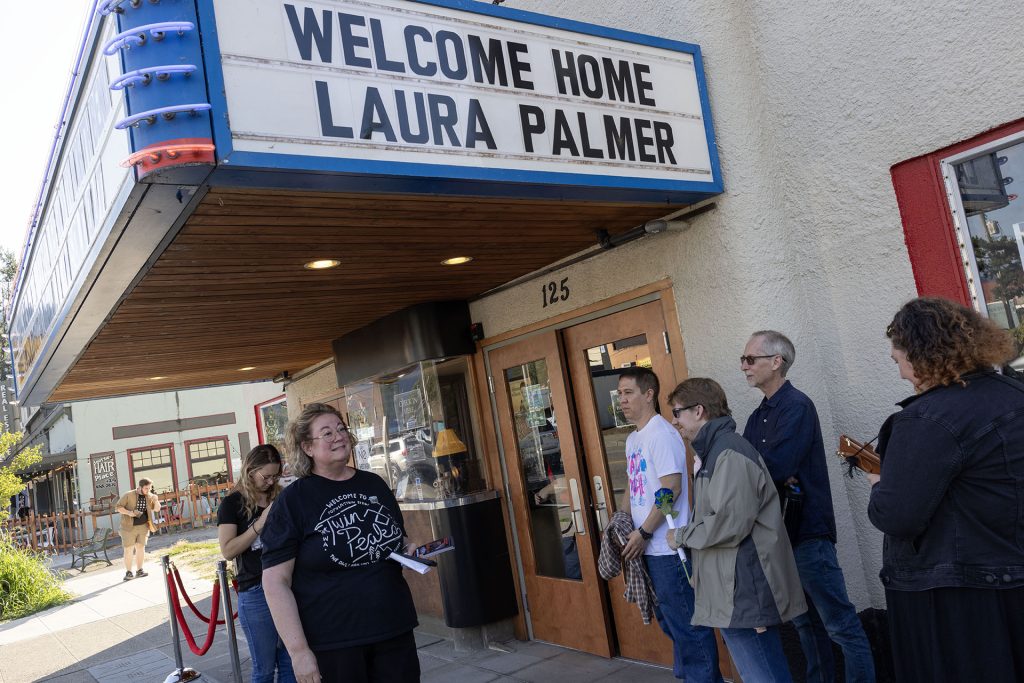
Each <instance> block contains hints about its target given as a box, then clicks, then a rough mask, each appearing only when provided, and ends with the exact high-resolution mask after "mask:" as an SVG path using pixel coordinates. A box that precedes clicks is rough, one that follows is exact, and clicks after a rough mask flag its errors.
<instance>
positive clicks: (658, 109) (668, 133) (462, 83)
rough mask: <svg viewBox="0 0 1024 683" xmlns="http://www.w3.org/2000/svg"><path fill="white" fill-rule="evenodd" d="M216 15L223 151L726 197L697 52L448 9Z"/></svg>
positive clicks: (333, 8) (272, 0)
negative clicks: (226, 145) (225, 117)
mask: <svg viewBox="0 0 1024 683" xmlns="http://www.w3.org/2000/svg"><path fill="white" fill-rule="evenodd" d="M473 5H479V8H477V7H473V11H467V9H468V8H469V7H471V6H473ZM214 8H215V13H216V22H217V40H218V42H219V50H220V54H221V66H222V72H223V80H224V88H223V92H224V93H225V98H226V105H227V110H228V112H229V119H230V141H231V146H232V148H233V149H232V152H235V153H238V152H242V153H255V154H273V155H279V156H280V157H282V158H292V160H293V161H292V163H297V162H295V161H294V159H295V158H298V157H307V158H308V157H315V158H321V159H325V160H328V159H329V160H331V161H330V162H326V161H325V162H324V163H325V164H328V165H327V166H325V169H326V170H330V169H331V168H337V169H339V170H349V171H353V172H370V173H373V172H384V173H408V174H413V175H435V176H441V177H461V178H477V179H499V178H500V179H502V180H512V181H523V182H555V183H558V182H567V183H570V184H595V185H602V184H608V183H609V182H610V183H611V184H618V185H619V186H630V185H632V186H635V187H659V188H661V189H677V190H690V191H707V192H716V191H720V183H719V179H718V166H717V153H716V152H715V149H714V139H713V133H712V128H711V124H710V120H709V112H708V106H707V97H706V90H705V87H704V75H703V65H702V63H701V60H700V50H699V49H698V48H697V47H696V46H694V45H689V44H686V43H680V42H676V41H669V40H664V39H660V38H652V37H648V36H640V35H637V34H632V33H624V32H620V31H615V30H613V29H604V28H600V27H594V26H590V25H585V24H578V23H575V22H569V21H564V20H554V19H551V18H548V17H543V16H541V15H536V14H532V13H528V12H521V11H509V10H507V9H505V8H500V9H492V6H491V5H488V4H485V3H466V2H457V1H455V0H446V1H440V0H438V1H436V2H402V1H392V2H383V1H379V0H378V1H358V0H338V1H335V2H300V1H288V0H215V2H214ZM219 146H220V145H219ZM242 158H244V156H243V157H242ZM232 163H237V162H232ZM331 163H337V164H340V166H330V164H331ZM346 164H347V165H346ZM608 178H612V179H614V180H611V181H609V180H607V179H608Z"/></svg>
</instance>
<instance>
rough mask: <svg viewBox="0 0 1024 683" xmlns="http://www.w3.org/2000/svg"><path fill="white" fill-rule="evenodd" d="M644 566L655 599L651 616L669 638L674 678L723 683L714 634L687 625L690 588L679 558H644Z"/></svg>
mask: <svg viewBox="0 0 1024 683" xmlns="http://www.w3.org/2000/svg"><path fill="white" fill-rule="evenodd" d="M644 564H645V565H646V566H647V574H648V575H649V576H650V577H651V583H652V584H653V585H654V595H655V596H656V597H657V598H658V604H657V605H655V607H654V616H655V617H657V619H658V625H659V626H661V630H662V631H664V632H665V635H667V636H668V637H669V638H671V639H672V655H673V656H672V673H673V674H674V675H675V677H676V678H685V679H686V683H722V674H721V672H719V670H718V646H717V644H716V643H715V632H714V631H713V630H712V629H710V628H708V627H706V626H692V625H691V624H690V620H691V619H692V618H693V588H692V587H691V586H690V582H689V581H687V580H686V572H685V571H684V569H683V563H682V561H681V560H680V559H679V556H678V555H676V554H672V555H644Z"/></svg>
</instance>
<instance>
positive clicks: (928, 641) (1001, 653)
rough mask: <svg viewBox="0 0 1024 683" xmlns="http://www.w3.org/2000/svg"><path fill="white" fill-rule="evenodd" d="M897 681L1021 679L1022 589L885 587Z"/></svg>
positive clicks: (1005, 682) (1014, 682) (997, 682)
mask: <svg viewBox="0 0 1024 683" xmlns="http://www.w3.org/2000/svg"><path fill="white" fill-rule="evenodd" d="M885 597H886V601H887V602H888V607H889V631H890V632H891V634H892V656H893V660H894V662H893V663H894V665H895V667H894V669H895V672H896V680H897V681H899V683H918V682H920V683H947V682H948V683H967V682H968V681H979V682H981V681H984V683H1019V682H1020V681H1024V588H1010V589H1007V590H996V589H985V588H935V589H933V590H927V591H892V590H888V591H886V592H885Z"/></svg>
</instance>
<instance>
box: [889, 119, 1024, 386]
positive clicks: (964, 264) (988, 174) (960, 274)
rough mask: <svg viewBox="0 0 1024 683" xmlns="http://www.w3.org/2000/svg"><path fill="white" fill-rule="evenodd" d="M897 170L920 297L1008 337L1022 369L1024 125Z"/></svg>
mask: <svg viewBox="0 0 1024 683" xmlns="http://www.w3.org/2000/svg"><path fill="white" fill-rule="evenodd" d="M891 170H892V180H893V188H894V189H895V191H896V201H897V203H898V204H899V207H900V216H901V219H902V222H903V233H904V238H905V242H906V246H907V253H908V256H909V257H910V265H911V268H912V269H913V273H914V279H915V281H916V284H917V291H918V294H919V295H920V296H938V297H944V298H947V299H952V300H954V301H959V302H961V303H963V304H965V305H967V306H971V307H973V308H975V309H976V310H977V311H979V312H980V313H981V314H982V315H985V316H987V317H988V318H989V319H991V320H992V321H993V322H995V323H996V324H998V325H1000V326H1002V327H1003V328H1005V329H1007V330H1009V331H1010V332H1011V333H1012V334H1013V336H1014V338H1015V339H1016V342H1017V349H1018V354H1017V358H1016V359H1014V360H1012V361H1011V362H1010V365H1011V366H1013V367H1014V368H1016V369H1018V370H1024V265H1022V264H1024V237H1022V233H1024V119H1019V120H1017V121H1013V122H1011V123H1007V124H1004V125H1001V126H997V127H994V128H992V129H991V130H988V131H985V132H984V133H981V134H979V135H977V136H975V137H973V138H970V139H967V140H963V141H960V142H957V143H955V144H952V145H950V146H948V147H945V148H942V149H937V150H934V151H932V152H930V153H928V154H925V155H923V156H919V157H914V158H912V159H907V160H906V161H903V162H900V163H898V164H896V165H895V166H893V167H892V169H891Z"/></svg>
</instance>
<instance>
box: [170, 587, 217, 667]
mask: <svg viewBox="0 0 1024 683" xmlns="http://www.w3.org/2000/svg"><path fill="white" fill-rule="evenodd" d="M167 586H168V588H169V589H170V591H171V604H172V605H173V606H174V616H176V617H177V618H178V623H179V624H180V625H181V630H182V631H183V632H184V634H185V640H186V641H187V642H188V649H190V650H192V652H193V654H195V655H197V656H199V657H202V656H203V655H205V654H206V653H207V652H209V651H210V646H212V645H213V636H214V635H215V634H216V633H217V620H216V619H209V620H207V624H209V626H208V627H207V629H206V642H205V643H203V646H202V647H198V646H196V639H195V636H193V635H192V631H190V630H189V628H188V622H186V621H185V615H184V614H183V613H182V611H181V605H180V604H179V603H178V589H177V587H176V586H175V585H174V582H173V581H171V577H170V576H168V577H167ZM210 602H211V604H210V616H211V617H212V616H213V615H214V614H216V613H217V608H218V607H220V584H216V583H215V584H213V597H212V598H211V601H210Z"/></svg>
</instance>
